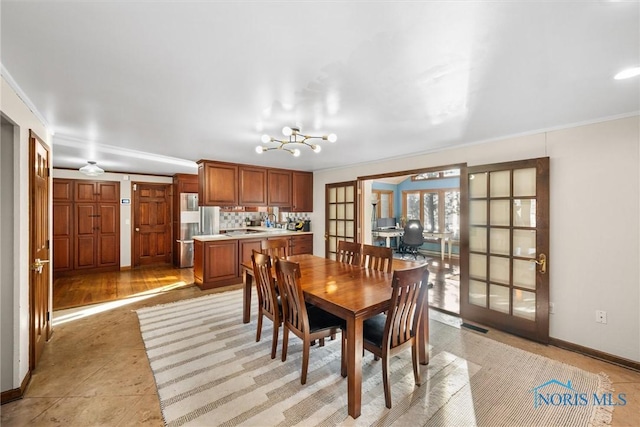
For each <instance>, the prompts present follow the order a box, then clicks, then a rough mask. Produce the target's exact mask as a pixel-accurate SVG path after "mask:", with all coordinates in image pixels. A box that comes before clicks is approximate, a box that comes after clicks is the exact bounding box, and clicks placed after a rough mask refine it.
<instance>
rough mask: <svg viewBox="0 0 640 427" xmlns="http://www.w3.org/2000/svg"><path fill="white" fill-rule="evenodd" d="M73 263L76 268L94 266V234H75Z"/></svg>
mask: <svg viewBox="0 0 640 427" xmlns="http://www.w3.org/2000/svg"><path fill="white" fill-rule="evenodd" d="M74 243H75V244H74V246H75V256H74V260H75V265H74V268H75V269H76V270H82V269H87V268H95V267H96V238H95V236H94V234H93V233H92V234H88V235H84V236H76V239H75V242H74Z"/></svg>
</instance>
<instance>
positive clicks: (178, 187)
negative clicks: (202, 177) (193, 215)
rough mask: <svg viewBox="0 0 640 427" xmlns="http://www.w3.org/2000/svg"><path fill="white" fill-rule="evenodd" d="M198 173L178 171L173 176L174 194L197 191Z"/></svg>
mask: <svg viewBox="0 0 640 427" xmlns="http://www.w3.org/2000/svg"><path fill="white" fill-rule="evenodd" d="M197 192H198V175H191V174H188V173H177V174H175V175H174V176H173V194H180V193H197Z"/></svg>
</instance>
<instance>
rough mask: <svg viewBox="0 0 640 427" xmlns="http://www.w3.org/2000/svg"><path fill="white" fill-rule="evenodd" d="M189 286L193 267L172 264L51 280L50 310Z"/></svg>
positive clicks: (191, 282) (191, 281)
mask: <svg viewBox="0 0 640 427" xmlns="http://www.w3.org/2000/svg"><path fill="white" fill-rule="evenodd" d="M192 284H193V269H192V268H174V267H173V266H172V265H171V264H166V265H161V266H148V267H138V268H135V269H132V270H124V271H113V272H106V273H87V274H78V275H74V276H70V277H60V278H57V279H55V280H54V281H53V309H54V310H62V309H66V308H73V307H81V306H85V305H91V304H97V303H102V302H107V301H116V300H120V299H123V298H129V297H133V296H139V295H144V294H147V293H150V292H162V291H165V290H171V289H176V288H180V287H184V286H189V285H192Z"/></svg>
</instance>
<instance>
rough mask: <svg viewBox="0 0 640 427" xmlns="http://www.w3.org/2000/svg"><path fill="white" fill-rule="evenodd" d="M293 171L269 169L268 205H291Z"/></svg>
mask: <svg viewBox="0 0 640 427" xmlns="http://www.w3.org/2000/svg"><path fill="white" fill-rule="evenodd" d="M291 179H292V178H291V171H290V170H285V169H269V170H268V183H269V188H268V192H267V196H268V197H267V206H282V207H291V206H292V203H291Z"/></svg>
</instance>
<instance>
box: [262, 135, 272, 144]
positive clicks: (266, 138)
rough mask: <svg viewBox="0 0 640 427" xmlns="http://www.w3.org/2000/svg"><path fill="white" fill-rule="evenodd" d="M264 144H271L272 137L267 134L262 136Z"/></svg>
mask: <svg viewBox="0 0 640 427" xmlns="http://www.w3.org/2000/svg"><path fill="white" fill-rule="evenodd" d="M262 142H264V143H265V144H266V143H267V142H271V137H270V136H269V135H267V134H264V135H262Z"/></svg>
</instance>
